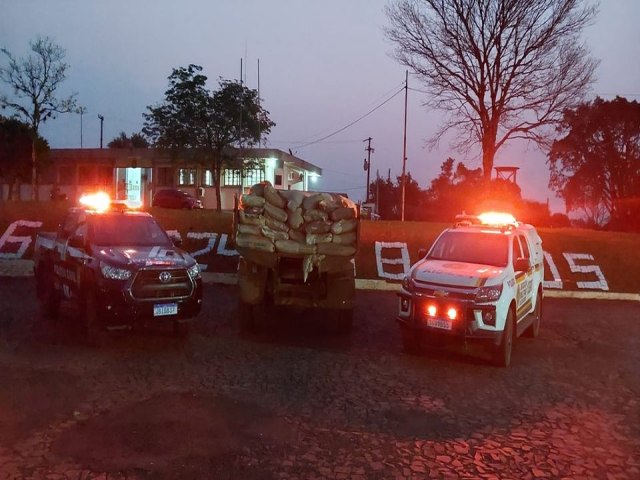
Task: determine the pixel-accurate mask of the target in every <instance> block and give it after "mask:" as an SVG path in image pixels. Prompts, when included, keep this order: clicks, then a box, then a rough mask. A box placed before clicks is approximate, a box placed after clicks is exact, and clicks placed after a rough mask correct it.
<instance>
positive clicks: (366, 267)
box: [0, 201, 640, 293]
mask: <svg viewBox="0 0 640 480" xmlns="http://www.w3.org/2000/svg"><path fill="white" fill-rule="evenodd" d="M69 206H70V205H69V204H68V203H67V202H6V201H5V202H0V236H2V235H3V234H4V233H5V231H6V230H7V228H8V227H9V225H10V224H11V223H12V222H14V221H16V220H29V221H41V222H43V226H42V229H41V230H42V231H53V230H55V229H56V228H57V226H58V224H59V223H60V221H61V220H62V218H63V217H64V215H65V213H66V211H67V209H68V207H69ZM150 212H151V213H152V214H153V215H154V216H155V218H156V219H157V220H158V222H159V223H160V225H162V227H163V228H165V229H166V230H178V231H179V232H180V234H181V236H182V239H183V242H184V243H183V246H184V248H185V249H186V250H187V251H196V250H199V249H202V248H203V246H204V245H206V244H204V243H203V241H202V240H190V239H187V234H188V232H217V233H226V234H230V233H231V229H232V218H233V216H232V213H231V212H220V213H218V212H216V211H214V210H171V209H163V208H151V209H150ZM450 225H451V224H449V223H427V222H404V223H401V222H386V221H380V222H371V221H363V222H362V223H361V226H360V250H359V252H358V256H357V259H356V261H357V267H358V268H357V270H358V277H361V278H378V272H377V267H376V261H375V258H376V257H375V242H376V241H378V242H404V243H406V244H407V247H408V250H409V255H410V262H411V263H413V262H415V261H417V260H418V250H419V249H420V248H429V247H430V246H431V244H432V243H433V241H434V240H435V238H436V237H437V236H438V235H439V234H440V232H442V230H444V229H445V228H447V227H448V226H450ZM539 233H540V236H541V237H542V242H543V248H544V250H545V251H547V252H549V253H550V254H551V256H552V258H553V260H554V263H555V265H556V267H557V268H558V271H559V273H560V277H561V279H562V281H563V284H564V285H563V288H564V289H565V290H577V289H578V288H577V285H576V282H588V281H596V280H598V278H597V276H596V274H595V273H593V272H585V273H575V272H571V270H570V268H569V264H568V263H567V261H566V260H565V258H564V256H563V253H580V254H589V255H592V256H593V261H591V260H586V261H579V262H577V264H578V265H597V266H599V267H600V269H601V270H602V273H603V274H604V277H605V278H606V280H607V282H608V284H609V289H610V290H611V291H613V292H635V293H638V292H640V276H639V275H638V272H640V234H634V233H618V232H601V231H594V230H584V229H569V228H562V229H549V228H544V229H540V230H539ZM32 234H33V230H27V229H20V231H19V232H18V231H16V232H15V233H14V235H32ZM34 237H35V236H34ZM32 249H33V242H32V244H31V246H30V247H29V249H28V250H27V252H26V254H25V255H24V258H31V255H32V253H33V252H32ZM4 251H6V252H9V251H11V249H10V248H7V246H6V245H5V248H4ZM399 255H400V252H399V251H398V250H396V251H393V250H389V251H385V252H384V257H385V258H394V257H398V256H399ZM198 259H199V261H200V262H202V263H208V264H209V265H210V267H211V268H212V269H214V270H215V268H216V265H217V264H218V263H219V261H220V258H219V256H214V255H210V256H209V257H208V258H207V257H206V256H203V257H198ZM224 260H232V259H230V258H229V257H226V259H224ZM384 269H385V271H386V272H390V273H398V272H400V271H401V270H402V269H401V266H399V265H385V266H384ZM545 270H546V272H545V279H546V280H553V278H552V275H551V272H550V269H549V268H548V266H546V267H545Z"/></svg>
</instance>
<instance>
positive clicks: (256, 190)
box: [249, 183, 266, 197]
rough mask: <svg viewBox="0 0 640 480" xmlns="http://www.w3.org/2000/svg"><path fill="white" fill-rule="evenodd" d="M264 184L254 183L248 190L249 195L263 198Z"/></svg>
mask: <svg viewBox="0 0 640 480" xmlns="http://www.w3.org/2000/svg"><path fill="white" fill-rule="evenodd" d="M265 186H266V183H256V184H255V185H253V186H252V187H251V188H250V189H249V194H251V195H257V196H258V197H264V187H265Z"/></svg>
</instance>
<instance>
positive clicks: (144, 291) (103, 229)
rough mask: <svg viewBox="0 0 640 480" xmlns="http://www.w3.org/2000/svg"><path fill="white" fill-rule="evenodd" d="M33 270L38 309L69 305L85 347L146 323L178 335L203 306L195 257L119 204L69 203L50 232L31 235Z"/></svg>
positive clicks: (55, 310)
mask: <svg viewBox="0 0 640 480" xmlns="http://www.w3.org/2000/svg"><path fill="white" fill-rule="evenodd" d="M34 273H35V279H36V291H37V296H38V299H39V302H40V305H41V307H42V310H43V312H44V313H45V314H46V315H48V316H57V314H58V311H59V308H60V303H61V301H69V302H72V303H74V304H75V305H76V306H77V307H78V311H79V312H80V317H81V318H82V320H83V321H82V325H83V327H84V328H85V330H86V335H87V338H88V340H89V342H90V343H92V344H100V343H103V342H104V340H106V338H107V336H108V331H110V330H118V329H130V328H134V327H137V326H143V325H145V324H149V323H151V324H160V323H166V322H170V324H172V326H173V331H174V333H175V334H176V335H179V336H184V335H186V334H188V329H189V322H190V321H191V320H194V319H195V317H196V316H197V315H198V313H199V312H200V307H201V304H202V279H201V275H200V269H199V267H198V264H197V263H196V261H195V260H194V259H193V258H192V257H191V256H189V254H187V253H186V252H184V251H182V250H180V249H179V248H177V247H176V246H175V245H174V243H173V242H172V240H171V239H170V238H169V236H168V235H167V233H166V232H165V231H164V230H163V229H162V227H160V225H159V224H158V223H157V222H156V220H155V219H154V218H153V216H151V215H150V214H149V213H146V212H140V211H134V210H129V209H128V208H126V206H124V205H116V204H112V205H111V206H110V207H109V208H107V209H105V210H101V211H98V210H92V209H90V208H81V207H77V208H76V207H74V208H71V209H70V210H69V212H68V213H67V215H66V217H65V219H64V221H63V222H62V223H61V224H60V226H59V228H58V231H57V232H51V233H40V234H39V235H38V237H37V239H36V245H35V251H34Z"/></svg>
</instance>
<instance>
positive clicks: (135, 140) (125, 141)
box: [107, 132, 149, 148]
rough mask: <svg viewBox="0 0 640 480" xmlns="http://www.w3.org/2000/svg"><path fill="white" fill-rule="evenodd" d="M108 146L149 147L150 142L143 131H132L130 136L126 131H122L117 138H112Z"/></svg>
mask: <svg viewBox="0 0 640 480" xmlns="http://www.w3.org/2000/svg"><path fill="white" fill-rule="evenodd" d="M107 147H109V148H148V147H149V142H148V141H147V139H146V138H145V137H144V135H142V134H141V133H132V134H131V136H128V135H127V134H126V133H125V132H120V135H118V136H117V137H116V138H114V139H113V140H111V141H110V142H109V143H108V144H107Z"/></svg>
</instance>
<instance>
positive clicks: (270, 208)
mask: <svg viewBox="0 0 640 480" xmlns="http://www.w3.org/2000/svg"><path fill="white" fill-rule="evenodd" d="M258 198H259V197H258ZM264 213H265V214H267V215H269V216H270V217H271V218H275V219H276V220H278V221H279V222H286V221H287V216H288V215H287V212H285V211H284V210H283V209H281V208H278V207H276V206H274V205H271V204H270V203H269V202H267V203H265V204H264Z"/></svg>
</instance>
